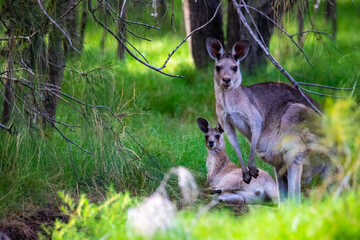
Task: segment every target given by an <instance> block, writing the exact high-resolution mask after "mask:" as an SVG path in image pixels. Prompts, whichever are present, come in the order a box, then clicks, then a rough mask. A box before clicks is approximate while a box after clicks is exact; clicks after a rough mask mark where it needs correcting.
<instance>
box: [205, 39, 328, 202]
mask: <svg viewBox="0 0 360 240" xmlns="http://www.w3.org/2000/svg"><path fill="white" fill-rule="evenodd" d="M206 47H207V51H208V53H209V55H210V56H211V57H212V58H213V59H214V60H215V70H214V87H215V98H216V114H217V116H218V120H219V122H220V124H221V126H223V129H224V130H225V133H226V134H227V136H228V139H229V141H230V143H231V145H232V146H233V148H234V149H235V152H236V154H237V156H238V158H239V160H240V164H241V168H242V173H243V174H242V177H243V179H244V182H246V183H249V182H250V181H251V177H254V178H256V177H257V176H258V169H257V168H256V167H255V162H254V157H255V151H256V152H257V154H258V156H259V157H260V158H262V159H263V160H264V161H265V162H267V163H269V164H271V165H273V166H274V169H275V173H276V181H277V184H278V188H279V193H280V201H283V200H284V199H285V198H287V197H288V196H289V197H291V198H295V201H297V202H300V199H301V194H300V184H301V180H303V181H309V180H311V177H312V176H313V175H314V174H316V173H324V172H325V170H326V169H327V164H326V163H325V162H324V161H322V160H321V158H318V157H317V156H316V154H315V156H314V154H313V153H312V151H310V147H309V146H312V145H314V144H313V143H316V141H317V138H318V137H317V134H314V131H311V130H310V129H311V127H310V128H309V124H308V123H310V122H312V121H315V119H318V118H319V114H317V113H316V112H315V111H314V110H313V109H312V108H311V106H310V104H309V103H308V102H307V101H306V99H304V97H303V96H302V95H301V94H300V92H299V91H298V90H297V89H296V88H295V87H292V86H290V85H288V84H285V83H281V82H264V83H259V84H254V85H250V86H242V77H241V72H240V69H239V62H240V61H241V60H242V59H244V58H245V57H246V55H247V53H248V51H249V42H248V41H244V40H243V41H239V42H237V43H235V44H234V46H233V48H232V51H231V52H225V51H224V49H223V46H222V45H221V43H220V41H218V40H217V39H214V38H208V39H207V40H206ZM308 98H309V99H310V101H311V102H312V103H313V104H314V105H316V106H318V104H317V103H316V102H315V101H314V100H313V99H311V98H310V97H308ZM236 130H238V131H239V132H240V133H241V134H242V135H244V136H245V137H246V139H247V140H248V141H249V142H250V154H249V161H248V168H247V167H246V165H245V163H244V161H243V158H242V155H241V152H240V148H239V143H238V140H237V136H236Z"/></svg>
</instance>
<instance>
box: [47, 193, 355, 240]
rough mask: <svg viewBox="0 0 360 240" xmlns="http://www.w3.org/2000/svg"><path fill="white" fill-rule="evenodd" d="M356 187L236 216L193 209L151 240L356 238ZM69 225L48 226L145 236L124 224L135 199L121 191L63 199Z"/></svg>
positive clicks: (75, 234)
mask: <svg viewBox="0 0 360 240" xmlns="http://www.w3.org/2000/svg"><path fill="white" fill-rule="evenodd" d="M358 195H359V191H354V192H351V193H348V194H345V195H344V196H343V197H342V198H340V199H335V198H328V199H325V200H324V201H321V202H315V201H312V202H309V201H306V202H304V203H303V204H302V205H301V206H293V205H289V206H286V207H282V208H266V207H265V208H264V207H256V206H254V207H250V212H249V214H247V215H245V216H236V215H234V214H233V213H232V212H231V211H224V210H214V211H210V212H206V213H204V214H202V215H197V212H198V209H196V208H192V209H188V210H183V211H180V212H178V213H177V216H176V220H175V223H174V225H173V226H172V227H170V228H168V229H167V230H166V231H158V232H157V234H156V235H155V237H154V238H152V239H239V238H242V239H262V238H264V237H265V236H266V237H267V238H270V239H359V236H360V229H359V228H358V223H359V221H360V211H359V207H360V205H359V201H358V200H357V196H358ZM64 201H65V202H66V204H67V206H68V207H64V208H63V209H64V211H65V213H66V214H68V215H69V216H70V220H69V223H67V224H65V223H62V222H60V221H57V222H56V224H55V226H54V228H53V229H48V230H47V232H48V234H51V236H52V239H74V240H75V239H104V238H106V239H148V238H143V237H141V236H139V235H138V233H134V232H131V231H130V230H129V228H128V227H127V226H126V220H127V214H126V213H127V209H128V208H129V207H132V206H134V204H135V202H134V200H133V199H131V198H130V197H129V194H128V193H125V194H122V193H121V194H110V195H109V197H108V200H107V201H106V202H104V203H102V204H99V205H96V204H92V203H90V202H89V201H88V200H87V199H86V198H85V197H84V196H82V197H81V199H80V200H79V201H78V204H74V203H73V202H72V200H71V199H69V197H68V196H65V197H64Z"/></svg>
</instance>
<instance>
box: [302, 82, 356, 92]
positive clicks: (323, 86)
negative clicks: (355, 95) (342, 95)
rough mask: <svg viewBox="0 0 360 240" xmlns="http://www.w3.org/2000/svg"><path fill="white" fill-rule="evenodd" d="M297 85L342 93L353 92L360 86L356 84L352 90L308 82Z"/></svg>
mask: <svg viewBox="0 0 360 240" xmlns="http://www.w3.org/2000/svg"><path fill="white" fill-rule="evenodd" d="M297 84H298V85H306V86H312V87H320V88H327V89H332V90H341V91H353V90H354V89H355V88H357V87H359V86H360V84H356V85H355V86H354V87H352V88H339V87H332V86H326V85H321V84H315V83H307V82H298V83H297Z"/></svg>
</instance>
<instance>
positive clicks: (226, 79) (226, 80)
mask: <svg viewBox="0 0 360 240" xmlns="http://www.w3.org/2000/svg"><path fill="white" fill-rule="evenodd" d="M230 80H231V78H223V81H224V83H229V82H230Z"/></svg>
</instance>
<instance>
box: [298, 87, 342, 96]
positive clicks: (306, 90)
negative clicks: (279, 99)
mask: <svg viewBox="0 0 360 240" xmlns="http://www.w3.org/2000/svg"><path fill="white" fill-rule="evenodd" d="M299 88H300V89H302V90H304V91H305V92H308V93H311V94H315V95H319V96H323V97H332V98H348V96H338V95H332V94H325V93H318V92H314V91H310V90H308V89H306V88H303V87H301V86H299Z"/></svg>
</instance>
